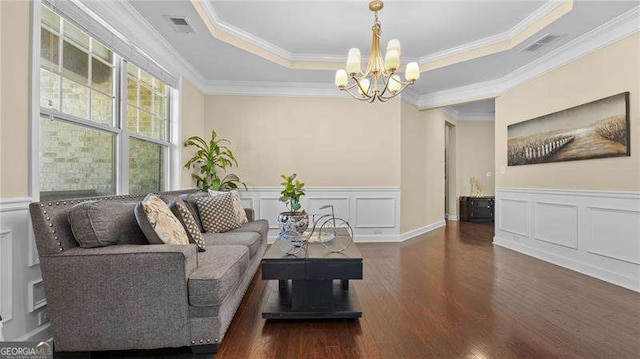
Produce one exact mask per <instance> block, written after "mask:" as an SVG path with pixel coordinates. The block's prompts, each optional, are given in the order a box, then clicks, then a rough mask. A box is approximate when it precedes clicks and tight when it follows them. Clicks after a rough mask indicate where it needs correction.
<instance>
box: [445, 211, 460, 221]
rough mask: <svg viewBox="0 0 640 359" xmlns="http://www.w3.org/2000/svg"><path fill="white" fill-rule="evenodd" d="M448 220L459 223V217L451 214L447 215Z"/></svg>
mask: <svg viewBox="0 0 640 359" xmlns="http://www.w3.org/2000/svg"><path fill="white" fill-rule="evenodd" d="M447 220H449V221H457V220H458V215H457V214H451V213H449V214H448V215H447Z"/></svg>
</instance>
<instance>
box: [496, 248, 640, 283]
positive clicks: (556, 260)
mask: <svg viewBox="0 0 640 359" xmlns="http://www.w3.org/2000/svg"><path fill="white" fill-rule="evenodd" d="M493 244H494V245H497V246H500V247H503V248H507V249H510V250H513V251H516V252H520V253H523V254H526V255H528V256H531V257H534V258H538V259H540V260H543V261H546V262H550V263H553V264H555V265H558V266H561V267H565V268H568V269H571V270H574V271H576V272H579V273H582V274H585V275H588V276H590V277H594V278H597V279H600V280H603V281H605V282H609V283H613V284H616V285H619V286H621V287H624V288H627V289H630V290H633V291H636V292H640V279H638V278H630V277H626V276H623V275H620V274H617V273H613V272H611V271H608V270H606V269H603V268H598V267H596V266H593V265H591V264H589V263H585V262H582V261H577V260H575V259H571V258H567V257H563V256H559V255H556V254H553V253H549V252H547V251H543V250H540V249H536V248H531V247H529V246H526V245H523V244H522V243H517V242H514V241H512V240H509V239H505V238H499V237H497V236H496V237H493Z"/></svg>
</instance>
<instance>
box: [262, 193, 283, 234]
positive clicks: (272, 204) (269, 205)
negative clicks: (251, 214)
mask: <svg viewBox="0 0 640 359" xmlns="http://www.w3.org/2000/svg"><path fill="white" fill-rule="evenodd" d="M258 204H259V206H258V208H257V209H255V208H254V210H256V211H257V213H258V215H259V217H257V218H264V219H267V218H269V219H271V220H270V221H269V228H271V229H275V228H278V225H277V223H276V219H277V218H278V214H279V213H280V212H284V211H286V210H287V207H286V206H285V205H284V203H282V202H280V200H279V197H261V198H260V199H259V200H258Z"/></svg>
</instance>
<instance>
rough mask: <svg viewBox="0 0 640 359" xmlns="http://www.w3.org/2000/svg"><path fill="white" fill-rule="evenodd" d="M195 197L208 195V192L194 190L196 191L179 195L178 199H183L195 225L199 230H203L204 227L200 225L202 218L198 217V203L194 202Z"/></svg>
mask: <svg viewBox="0 0 640 359" xmlns="http://www.w3.org/2000/svg"><path fill="white" fill-rule="evenodd" d="M197 197H209V193H207V192H196V193H189V194H182V195H180V199H182V200H183V201H184V204H185V205H186V206H187V208H188V209H189V212H191V215H192V216H193V219H195V221H196V226H198V229H199V230H200V232H204V227H202V220H201V219H200V213H198V205H197V204H196V198H197Z"/></svg>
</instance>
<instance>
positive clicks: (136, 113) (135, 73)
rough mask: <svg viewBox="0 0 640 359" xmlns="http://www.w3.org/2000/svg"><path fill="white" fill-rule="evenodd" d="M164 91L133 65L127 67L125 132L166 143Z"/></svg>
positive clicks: (165, 93) (167, 100) (166, 115)
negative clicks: (126, 130) (132, 132)
mask: <svg viewBox="0 0 640 359" xmlns="http://www.w3.org/2000/svg"><path fill="white" fill-rule="evenodd" d="M168 104H169V99H168V88H167V86H166V84H164V83H163V82H162V81H160V80H158V79H156V78H154V77H153V76H151V75H149V74H147V73H146V72H145V71H143V70H141V69H139V68H138V67H137V66H135V65H133V64H127V129H128V130H129V131H135V132H136V133H139V134H141V135H144V136H147V137H152V138H157V139H160V140H163V141H166V140H167V138H168V125H167V122H168V118H167V117H168Z"/></svg>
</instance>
